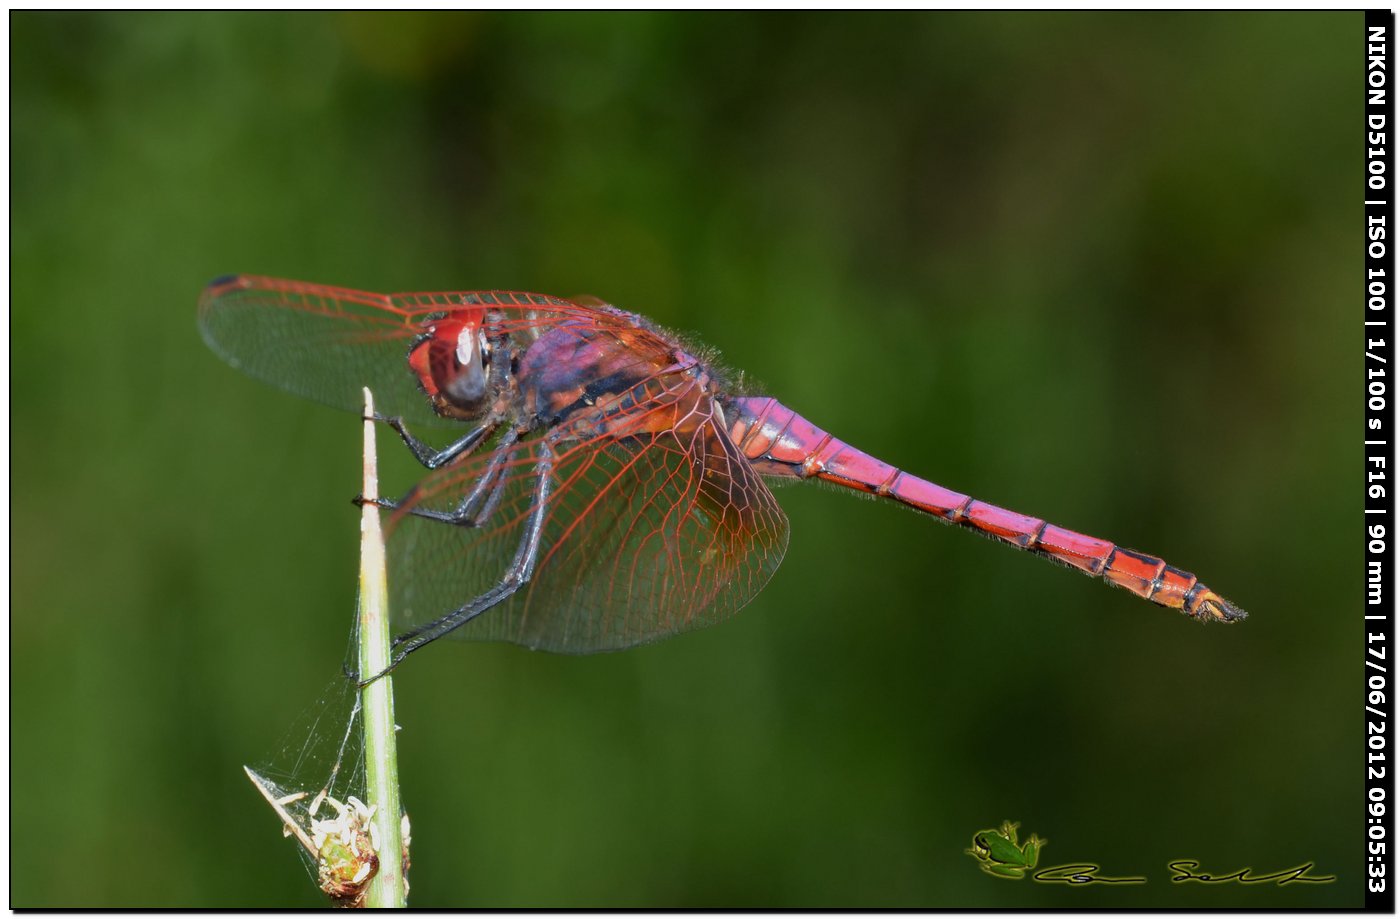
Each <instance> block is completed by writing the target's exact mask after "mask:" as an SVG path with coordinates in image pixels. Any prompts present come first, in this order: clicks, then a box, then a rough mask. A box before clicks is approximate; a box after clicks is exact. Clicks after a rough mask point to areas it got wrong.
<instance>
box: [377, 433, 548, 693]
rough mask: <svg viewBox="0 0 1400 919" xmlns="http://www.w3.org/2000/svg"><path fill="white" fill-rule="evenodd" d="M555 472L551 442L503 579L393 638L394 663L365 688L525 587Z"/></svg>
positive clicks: (543, 447) (542, 451)
mask: <svg viewBox="0 0 1400 919" xmlns="http://www.w3.org/2000/svg"><path fill="white" fill-rule="evenodd" d="M553 472H554V450H553V448H552V447H551V446H550V444H549V441H548V439H546V440H544V441H541V442H540V446H539V463H538V465H536V467H535V494H534V498H533V499H532V500H531V503H530V515H529V517H528V518H527V519H526V521H525V530H524V532H523V533H521V535H520V545H519V547H518V548H517V549H516V550H515V558H514V560H512V561H511V564H510V567H509V568H507V569H506V572H505V574H504V575H503V576H502V577H501V580H500V581H499V582H498V583H497V584H496V586H494V587H492V588H491V589H490V590H488V591H486V592H485V593H484V594H482V595H481V596H479V597H477V598H476V599H474V600H472V601H471V602H470V603H468V604H466V605H465V606H462V607H460V608H458V609H455V610H453V611H452V612H450V613H448V614H447V615H446V616H443V617H441V618H439V619H434V620H433V621H432V622H428V623H424V624H423V625H420V626H418V627H417V628H415V629H413V630H411V631H408V632H405V633H403V634H402V635H399V636H397V637H395V638H394V648H393V653H394V656H393V660H392V661H391V662H390V664H389V666H388V667H387V668H385V669H384V670H383V671H382V672H380V673H376V674H375V675H374V676H372V677H370V678H369V679H367V680H363V681H361V683H360V685H361V686H364V685H366V684H368V683H371V682H373V681H375V680H377V679H379V678H380V677H381V676H383V675H384V674H386V673H388V672H389V671H390V670H393V669H394V668H395V667H397V666H398V665H399V664H401V663H403V659H404V658H406V657H408V655H410V654H412V653H413V652H414V651H417V650H418V649H419V648H421V647H423V646H424V645H426V644H428V643H430V642H433V641H437V640H438V639H439V638H441V637H442V636H444V635H446V634H447V633H449V632H451V631H454V630H455V629H459V628H461V627H462V626H464V625H466V624H467V623H468V622H471V621H472V620H473V619H475V618H476V617H477V616H480V615H481V614H482V613H484V612H486V611H487V610H488V609H490V608H491V607H493V606H495V605H496V604H498V603H500V602H501V601H503V600H506V599H508V598H509V597H510V596H511V595H512V594H514V593H515V592H516V591H518V590H519V589H520V588H521V587H524V586H525V585H526V584H527V583H529V581H530V577H531V576H532V575H533V574H534V572H535V562H536V561H537V560H538V558H539V551H540V534H541V533H542V532H543V530H544V515H545V510H546V509H547V508H548V507H549V493H550V482H551V476H552V475H553Z"/></svg>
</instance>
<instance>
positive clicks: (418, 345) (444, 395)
mask: <svg viewBox="0 0 1400 919" xmlns="http://www.w3.org/2000/svg"><path fill="white" fill-rule="evenodd" d="M481 320H482V315H481V311H480V310H459V311H455V312H452V313H434V314H432V315H431V316H429V317H428V318H427V319H426V320H424V330H423V334H421V335H419V336H418V337H417V338H415V339H414V340H413V346H412V347H411V348H410V349H409V352H408V365H409V367H411V368H412V369H413V372H414V373H415V374H417V375H418V383H419V385H420V386H422V387H423V391H424V392H425V393H427V394H428V398H429V399H430V400H432V403H433V409H434V410H435V411H436V412H437V413H438V414H439V415H443V416H445V417H448V418H458V419H462V420H474V419H477V418H480V417H481V416H482V415H483V414H485V412H486V410H487V408H488V407H489V405H490V402H491V400H492V396H493V391H492V389H493V388H492V386H491V343H490V341H489V340H488V339H487V336H486V332H485V330H484V329H483V328H482V322H481Z"/></svg>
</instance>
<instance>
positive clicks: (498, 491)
mask: <svg viewBox="0 0 1400 919" xmlns="http://www.w3.org/2000/svg"><path fill="white" fill-rule="evenodd" d="M519 440H520V434H519V433H518V432H517V431H515V430H514V429H511V430H508V431H506V433H505V434H504V435H503V436H502V437H501V442H500V443H499V444H497V445H496V449H495V451H494V452H493V453H492V454H491V459H490V461H489V462H487V464H486V471H485V472H483V473H482V475H481V477H480V478H478V479H477V480H476V485H475V486H473V487H472V490H471V491H470V492H469V493H468V494H467V496H466V497H465V498H463V499H462V500H461V501H460V502H458V504H457V506H456V507H455V508H453V509H452V510H450V511H435V510H430V509H428V508H422V507H410V508H409V510H408V513H409V514H411V515H412V516H414V517H423V518H425V519H427V520H437V521H440V522H441V523H450V524H452V525H453V526H460V527H479V526H481V525H482V524H484V523H486V521H488V520H490V519H491V515H492V514H493V513H495V511H496V506H497V505H499V504H500V503H501V498H502V496H504V495H505V491H506V483H507V481H509V477H508V476H506V475H505V474H504V473H503V469H502V467H504V466H505V463H506V460H508V459H509V458H510V455H511V451H512V450H514V449H515V446H516V444H517V443H518V442H519ZM417 492H418V489H417V488H416V487H415V488H413V489H411V490H410V491H409V492H408V494H406V495H404V496H403V497H402V498H400V499H399V500H397V501H391V500H388V499H385V498H380V499H378V500H376V501H374V502H373V503H374V504H375V505H376V506H378V507H382V508H384V509H385V510H390V511H394V510H398V509H399V508H400V507H402V506H403V505H404V504H407V503H409V502H411V501H412V500H413V498H414V496H415V495H416V494H417ZM357 503H361V504H363V503H365V502H364V500H363V499H360V500H359V501H358V502H357Z"/></svg>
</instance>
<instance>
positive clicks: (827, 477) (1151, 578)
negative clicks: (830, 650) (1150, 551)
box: [726, 397, 1245, 622]
mask: <svg viewBox="0 0 1400 919" xmlns="http://www.w3.org/2000/svg"><path fill="white" fill-rule="evenodd" d="M726 408H727V409H728V411H729V414H730V416H731V417H730V418H729V433H730V436H731V437H732V438H733V439H734V442H735V443H736V444H738V445H739V449H740V451H741V452H742V453H743V454H744V456H746V457H748V459H749V461H750V462H751V463H753V464H754V467H755V468H756V469H758V471H759V472H761V473H763V474H764V475H770V476H780V477H795V478H801V479H806V478H816V479H821V480H823V481H827V482H832V483H834V484H837V485H841V486H844V487H846V488H853V489H856V490H858V491H863V492H866V493H868V494H873V495H877V496H880V497H885V498H891V499H893V500H895V501H898V502H900V503H901V504H904V505H906V506H908V507H912V508H914V509H916V510H919V511H923V512H924V513H926V514H931V515H932V516H934V517H937V518H938V519H940V520H943V521H945V522H947V523H955V524H959V525H961V526H965V527H968V528H970V529H973V530H977V531H978V532H980V533H984V534H986V535H988V536H991V537H994V538H996V539H999V540H1001V541H1003V542H1006V543H1009V544H1011V545H1013V546H1016V547H1017V548H1020V549H1025V550H1027V551H1028V552H1034V553H1035V554H1036V555H1040V556H1042V557H1044V558H1048V559H1050V560H1051V561H1055V562H1059V563H1060V564H1063V565H1068V566H1070V567H1071V568H1077V569H1079V570H1080V571H1083V572H1084V573H1086V574H1089V575H1093V576H1094V577H1098V578H1102V579H1103V580H1105V581H1107V582H1108V583H1110V584H1114V585H1116V586H1118V587H1122V588H1125V589H1126V590H1130V591H1132V592H1133V593H1135V594H1137V595H1138V596H1140V597H1143V598H1145V599H1147V600H1151V601H1152V602H1153V603H1157V604H1159V605H1161V606H1165V607H1168V608H1170V609H1179V610H1182V611H1183V612H1185V613H1186V614H1187V615H1190V616H1193V617H1195V618H1197V619H1203V620H1205V619H1214V620H1220V621H1223V622H1231V621H1234V620H1237V619H1243V618H1244V617H1245V612H1244V611H1243V610H1241V609H1239V608H1238V607H1236V606H1234V605H1233V604H1231V603H1229V602H1228V601H1226V600H1224V599H1223V598H1221V597H1220V595H1219V594H1217V593H1215V592H1214V591H1212V590H1210V589H1209V588H1208V587H1206V586H1205V585H1204V584H1202V583H1201V582H1200V581H1199V580H1198V579H1197V577H1196V576H1195V575H1194V574H1192V573H1190V572H1189V571H1183V570H1181V569H1180V568H1174V567H1172V566H1171V565H1168V564H1167V563H1166V562H1164V561H1162V560H1161V559H1160V558H1157V557H1156V556H1152V555H1146V554H1144V553H1141V552H1134V551H1132V550H1131V549H1124V548H1121V547H1119V546H1117V545H1114V544H1113V543H1111V542H1109V541H1108V540H1105V539H1096V538H1094V537H1092V536H1085V535H1084V534H1082V533H1076V532H1074V531H1073V530H1066V529H1064V528H1063V527H1057V526H1054V525H1053V524H1050V523H1047V522H1045V521H1044V520H1041V519H1039V518H1036V517H1028V516H1026V515H1024V514H1018V513H1016V512H1014V511H1009V510H1006V509H1005V508H1001V507H997V506H995V505H993V504H988V503H986V502H985V501H978V500H977V499H975V498H972V497H969V496H968V495H964V494H960V493H958V492H955V491H951V490H949V489H947V488H943V487H942V486H940V485H935V484H933V483H932V482H928V481H925V480H923V479H921V478H918V477H917V476H914V475H910V474H909V473H907V472H904V471H903V470H900V469H896V468H895V467H894V466H891V465H889V464H888V463H885V462H882V461H880V460H878V459H875V458H874V457H873V456H870V455H869V454H866V453H863V452H861V451H860V450H857V449H856V448H854V447H852V446H850V445H849V444H847V443H844V442H842V441H840V440H838V439H836V438H835V437H833V436H832V435H830V434H828V433H827V432H825V431H823V430H821V429H820V428H818V427H817V426H816V425H814V424H812V423H811V422H810V421H808V420H807V419H805V418H803V417H802V416H801V415H798V414H797V413H796V412H794V411H793V410H792V409H790V408H788V407H786V406H784V405H782V404H781V403H779V402H778V401H777V400H776V399H770V398H766V397H742V398H738V399H734V400H733V401H732V402H731V403H729V404H728V405H727V406H726Z"/></svg>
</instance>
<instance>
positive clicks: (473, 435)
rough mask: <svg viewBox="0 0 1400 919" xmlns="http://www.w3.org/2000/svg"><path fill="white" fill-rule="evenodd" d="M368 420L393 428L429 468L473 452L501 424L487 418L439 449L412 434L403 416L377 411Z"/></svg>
mask: <svg viewBox="0 0 1400 919" xmlns="http://www.w3.org/2000/svg"><path fill="white" fill-rule="evenodd" d="M367 420H373V421H382V422H383V423H384V424H387V425H388V426H389V427H391V428H393V429H394V431H395V432H397V433H398V435H399V437H400V438H401V439H402V440H403V442H404V443H405V444H407V445H408V449H410V450H412V451H413V456H414V458H415V459H416V460H418V462H420V463H422V464H423V465H424V466H426V467H428V468H429V469H437V468H439V467H441V466H445V465H447V464H448V463H450V462H452V461H453V460H454V459H456V458H457V457H459V456H462V455H463V454H465V453H469V452H471V450H472V448H474V447H475V446H476V445H477V444H479V443H481V442H482V441H483V440H485V439H486V438H487V437H488V436H490V434H491V432H492V431H494V430H496V428H497V427H498V426H499V425H500V421H499V420H498V419H496V418H487V419H486V420H485V421H484V422H482V423H481V424H480V425H478V426H477V427H475V428H472V429H471V430H470V431H468V432H467V433H465V434H463V435H462V436H461V437H459V438H457V439H456V440H454V441H453V442H452V443H450V444H448V445H447V446H445V447H443V448H442V449H441V450H438V449H437V448H435V447H433V446H432V445H431V444H426V443H424V442H423V441H421V440H419V439H418V438H417V437H414V436H413V435H412V434H410V433H409V431H408V428H407V427H405V426H404V423H403V419H402V418H391V417H389V416H388V415H381V414H379V413H378V412H375V413H374V414H373V415H371V416H369V419H367Z"/></svg>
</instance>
